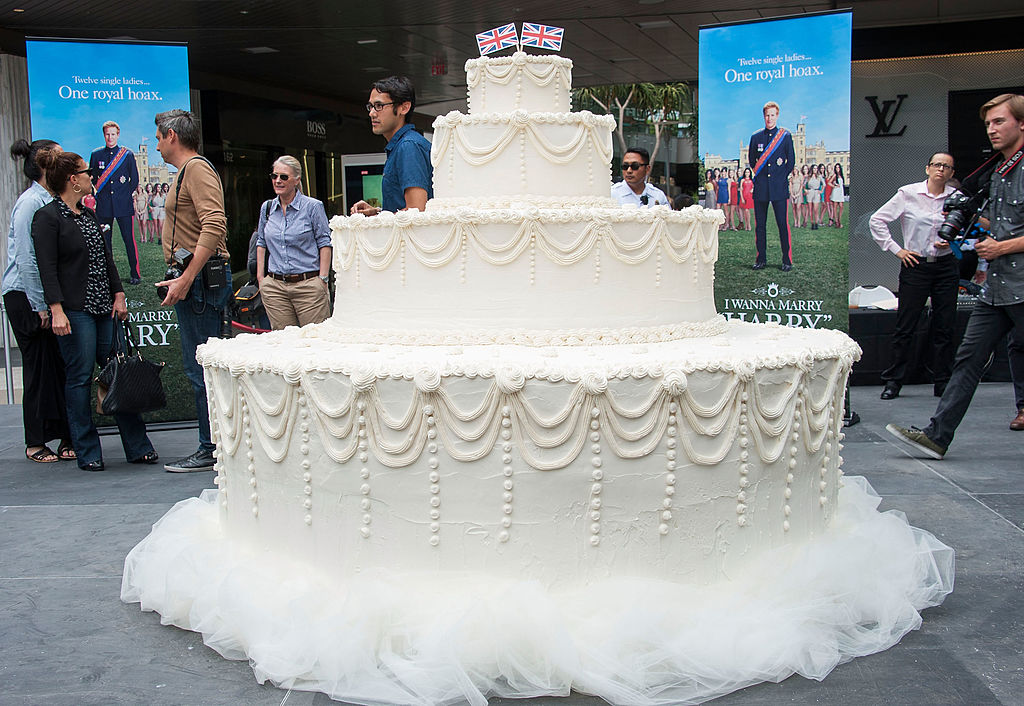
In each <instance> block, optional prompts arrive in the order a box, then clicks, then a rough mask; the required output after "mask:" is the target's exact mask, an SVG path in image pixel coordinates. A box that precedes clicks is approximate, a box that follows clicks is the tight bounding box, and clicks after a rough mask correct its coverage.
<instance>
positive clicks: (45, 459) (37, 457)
mask: <svg viewBox="0 0 1024 706" xmlns="http://www.w3.org/2000/svg"><path fill="white" fill-rule="evenodd" d="M25 458H27V459H28V460H29V461H35V462H36V463H57V461H59V460H60V457H59V456H57V454H55V453H54V452H53V451H51V450H50V449H49V447H46V446H44V447H42V448H41V449H39V450H38V451H36V452H35V453H31V454H30V453H29V452H28V449H25Z"/></svg>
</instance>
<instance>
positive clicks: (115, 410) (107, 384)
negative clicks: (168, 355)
mask: <svg viewBox="0 0 1024 706" xmlns="http://www.w3.org/2000/svg"><path fill="white" fill-rule="evenodd" d="M122 324H123V325H124V347H123V349H122V346H121V345H120V339H119V337H118V336H117V335H115V336H114V340H113V341H112V342H111V353H112V355H111V358H110V360H109V361H108V362H107V364H106V365H105V366H104V367H103V370H101V371H100V374H99V376H98V377H97V378H96V384H97V386H98V391H97V394H96V411H97V412H99V413H100V414H142V413H143V412H152V411H155V410H158V409H162V408H163V407H165V406H167V394H166V393H165V392H164V386H163V383H162V382H161V381H160V373H161V372H163V369H164V364H163V363H153V362H151V361H148V360H146V359H145V358H143V357H142V353H140V352H139V347H138V345H137V344H136V343H135V339H134V338H133V337H132V330H131V327H130V326H129V325H128V322H127V321H123V322H122ZM115 333H116V332H115Z"/></svg>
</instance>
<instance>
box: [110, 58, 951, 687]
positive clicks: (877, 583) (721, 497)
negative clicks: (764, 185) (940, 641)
mask: <svg viewBox="0 0 1024 706" xmlns="http://www.w3.org/2000/svg"><path fill="white" fill-rule="evenodd" d="M571 67H572V63H571V62H570V61H569V60H568V59H564V58H561V57H555V56H528V55H526V54H524V53H522V52H517V53H515V54H514V55H513V56H511V57H505V58H497V59H495V58H480V59H473V60H470V61H468V62H467V64H466V73H467V78H468V85H469V108H470V111H469V113H468V114H462V113H458V112H452V113H449V114H447V115H444V116H441V117H439V118H438V119H437V120H436V121H435V123H434V135H433V148H432V152H431V161H432V162H433V167H434V191H435V195H436V198H434V199H433V200H431V201H430V202H428V204H427V209H426V211H424V212H408V211H405V212H399V213H383V214H381V215H379V216H376V217H373V218H365V217H362V216H352V217H347V218H346V217H336V218H335V219H334V220H333V221H332V222H331V226H332V229H333V231H334V258H335V263H334V264H335V271H336V273H337V275H336V283H337V290H338V298H337V304H336V307H335V311H334V315H333V317H332V318H331V319H330V320H328V321H326V322H324V323H323V324H319V325H315V326H308V327H305V328H302V329H297V328H290V329H286V330H284V331H279V332H273V333H270V334H265V335H262V336H241V337H239V338H236V339H233V340H211V341H210V342H209V343H207V344H206V345H205V346H203V347H201V349H200V353H199V359H200V362H201V363H202V364H203V366H204V369H205V374H206V381H207V388H208V391H209V400H210V413H211V420H212V430H213V434H214V438H215V439H216V441H217V444H218V450H217V464H216V471H217V475H216V478H215V482H216V484H217V486H218V489H217V490H213V491H206V492H205V493H204V494H203V496H202V497H201V498H194V499H191V500H188V501H184V502H183V503H180V504H179V505H178V506H176V507H175V508H174V509H172V510H171V512H169V513H168V515H167V516H165V518H164V519H162V520H161V521H160V523H158V524H157V525H156V526H155V527H154V529H153V532H152V533H151V534H150V536H149V537H147V538H146V539H145V540H143V542H141V543H140V544H139V545H138V546H137V547H136V548H135V549H134V550H133V551H132V553H131V554H130V555H129V557H128V558H127V560H126V565H125V575H124V584H123V588H122V598H123V599H124V600H127V601H139V602H141V603H142V607H143V608H144V609H153V610H157V611H159V612H160V614H161V615H162V617H163V620H164V621H165V622H167V623H172V624H175V625H179V626H181V627H184V628H187V629H191V630H197V631H200V632H202V633H203V635H204V639H205V640H206V641H207V644H209V645H210V646H211V647H213V648H214V649H216V650H218V651H219V652H220V653H221V654H223V655H225V656H226V657H230V658H236V659H248V660H249V661H250V662H251V664H252V666H253V669H254V671H255V672H256V674H257V677H258V678H259V679H260V680H261V681H262V680H264V679H271V680H272V681H273V682H274V683H276V684H279V685H281V686H286V687H290V688H301V689H315V690H320V691H323V692H325V693H327V694H329V695H331V696H333V697H335V698H339V699H343V700H346V701H350V702H356V703H366V704H399V703H401V704H406V703H408V704H439V703H445V704H448V703H451V704H454V703H463V702H467V701H468V702H470V703H476V704H483V703H485V697H486V695H507V696H520V697H522V696H534V695H542V694H565V693H568V692H569V690H570V689H575V690H578V691H581V692H584V693H590V694H596V695H599V696H602V697H603V698H605V699H606V700H608V701H611V702H613V703H621V704H641V703H684V702H692V701H696V700H700V699H704V698H708V697H711V696H714V695H718V694H721V693H726V692H728V691H731V690H734V689H736V688H740V687H742V686H745V685H747V684H751V683H755V682H757V681H763V680H766V679H774V680H778V679H782V678H784V677H786V676H788V675H789V674H792V673H793V672H799V673H801V674H804V675H805V676H810V677H815V678H822V677H824V675H825V674H827V673H828V671H829V670H830V669H831V668H832V667H833V666H835V664H837V663H839V662H840V661H843V660H846V659H850V658H852V657H854V656H857V655H859V654H867V653H870V652H874V651H878V650H880V649H884V648H886V647H888V646H890V645H892V644H894V643H895V642H896V641H897V640H898V639H899V638H900V637H901V636H902V635H903V634H904V633H905V632H906V631H907V630H910V629H913V628H914V627H916V626H917V625H918V624H919V621H920V618H919V614H918V612H917V611H918V610H920V609H921V608H923V607H925V606H927V605H932V604H935V603H936V602H938V601H941V599H942V597H943V596H944V595H945V594H946V593H948V591H949V590H950V588H951V581H952V575H951V562H952V555H951V552H950V551H949V550H948V549H947V548H945V547H944V546H943V545H941V544H940V543H938V542H937V541H935V540H934V538H932V537H931V536H930V535H927V534H926V533H923V532H920V531H918V530H915V529H913V528H911V527H909V526H908V525H907V524H906V522H905V521H903V520H902V519H900V518H898V517H896V516H894V515H892V514H881V513H878V512H877V510H876V506H877V497H875V496H873V495H872V494H871V493H870V488H869V487H867V486H866V483H864V482H863V481H862V480H861V479H856V480H855V482H847V484H846V487H845V488H843V487H842V486H843V480H842V478H841V476H842V472H841V470H840V465H841V462H842V459H841V456H840V452H841V450H842V443H841V442H842V437H843V435H842V433H841V429H842V411H843V397H844V390H845V384H846V379H847V376H848V375H849V372H850V368H851V365H852V364H853V362H854V360H855V359H856V358H857V357H858V355H859V349H858V348H857V346H856V344H855V343H854V342H853V341H852V340H850V339H849V338H848V337H847V336H845V335H844V334H842V333H840V332H837V331H829V330H809V329H787V328H782V327H778V326H760V325H753V324H744V323H739V322H726V321H725V320H724V319H723V318H722V317H721V316H719V315H718V314H717V313H716V311H715V307H714V296H713V293H714V292H713V285H714V264H715V261H716V258H717V247H718V241H717V236H718V225H719V223H720V222H721V221H722V215H721V212H719V211H709V210H704V209H702V208H700V207H691V208H689V209H686V210H684V211H682V212H674V211H671V210H668V209H667V208H663V207H661V208H653V209H636V208H622V207H619V206H618V205H617V203H616V202H614V201H613V200H611V199H610V198H609V196H608V194H609V189H610V185H611V178H610V163H611V158H612V146H611V145H612V142H611V137H612V131H613V129H614V120H613V119H612V118H611V117H608V116H597V115H593V114H591V113H589V112H585V111H584V112H564V111H569V109H570V87H571V74H570V71H571Z"/></svg>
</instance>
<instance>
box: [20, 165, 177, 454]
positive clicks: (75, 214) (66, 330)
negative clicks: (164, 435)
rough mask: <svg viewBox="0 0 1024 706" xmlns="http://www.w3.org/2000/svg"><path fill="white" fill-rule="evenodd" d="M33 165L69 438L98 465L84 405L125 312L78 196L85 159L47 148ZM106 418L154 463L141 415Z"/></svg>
mask: <svg viewBox="0 0 1024 706" xmlns="http://www.w3.org/2000/svg"><path fill="white" fill-rule="evenodd" d="M37 159H38V158H37ZM40 166H41V167H42V168H43V169H44V170H46V182H47V185H48V186H49V187H50V190H51V191H52V192H53V193H55V194H56V195H57V197H56V198H55V199H54V200H53V201H51V202H50V203H48V204H47V205H45V206H43V207H42V208H40V209H39V210H38V211H36V214H35V216H34V217H33V219H32V240H33V241H34V243H35V250H36V261H37V262H38V265H39V278H40V279H41V280H42V283H43V296H44V298H45V299H46V303H47V304H48V305H49V307H50V316H51V326H52V328H53V332H54V333H55V334H57V343H58V344H59V345H60V352H61V356H62V357H63V358H64V366H65V369H66V375H67V382H66V385H65V398H66V400H67V408H68V426H69V427H70V428H71V441H72V443H73V444H74V447H75V454H76V455H77V456H78V465H79V467H80V468H82V469H83V470H86V471H102V470H103V468H104V465H103V452H102V450H101V448H100V439H99V434H97V432H96V425H95V424H94V423H93V420H92V409H91V405H90V402H91V397H92V384H91V380H92V374H93V366H94V365H95V364H96V363H99V364H100V365H103V364H105V363H106V360H107V357H108V356H109V354H110V346H111V342H112V340H113V337H114V336H115V335H116V333H115V326H114V317H117V318H119V319H121V320H122V321H124V320H125V319H127V318H128V305H127V303H126V301H125V295H124V288H123V287H122V286H121V279H120V277H119V276H118V274H117V268H116V267H115V266H114V258H113V255H112V254H111V251H110V246H109V245H107V244H106V243H105V241H104V238H103V234H102V233H101V232H100V224H99V221H97V220H96V214H95V213H93V212H92V210H90V209H89V208H86V207H85V206H82V205H81V203H80V200H81V198H82V197H83V196H85V195H86V194H89V193H92V181H91V179H90V173H89V172H90V169H89V168H88V167H87V166H86V164H85V160H83V159H82V158H81V157H80V156H79V155H77V154H75V153H74V152H48V153H46V154H44V155H42V160H41V161H40ZM114 419H115V420H116V421H117V426H118V429H120V431H121V443H122V445H123V446H124V452H125V457H126V458H127V459H128V460H129V461H130V462H132V463H156V461H157V454H156V451H154V450H153V444H151V443H150V441H149V437H148V436H147V435H146V425H145V423H144V422H143V421H142V417H140V416H139V415H138V414H115V415H114Z"/></svg>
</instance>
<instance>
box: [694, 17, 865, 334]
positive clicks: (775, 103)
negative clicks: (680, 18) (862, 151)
mask: <svg viewBox="0 0 1024 706" xmlns="http://www.w3.org/2000/svg"><path fill="white" fill-rule="evenodd" d="M852 32H853V15H852V13H851V12H850V11H849V10H831V11H826V12H819V13H801V14H799V15H794V16H791V17H774V18H763V19H758V20H754V21H742V22H730V23H725V24H716V25H707V26H702V27H701V28H700V34H699V48H698V50H699V79H698V80H699V84H700V105H699V121H698V125H699V128H698V129H699V138H698V139H699V152H700V155H701V160H702V161H703V164H702V173H703V174H705V175H706V178H705V180H704V182H705V189H706V192H710V194H708V193H705V194H704V203H705V204H708V207H709V208H710V209H713V210H715V211H718V212H720V213H721V217H722V220H723V222H722V224H721V226H720V227H719V231H720V232H719V238H718V261H717V263H716V264H715V305H716V306H717V308H718V311H719V313H720V314H721V315H722V316H724V317H726V318H727V319H730V320H735V321H748V322H753V323H774V324H779V325H782V326H802V327H806V328H836V329H840V330H844V329H846V327H847V325H848V321H849V307H848V306H847V291H848V289H849V288H848V287H847V286H846V285H847V282H848V281H849V254H848V253H849V247H848V246H849V232H850V219H849V213H848V210H847V208H846V202H847V199H848V195H849V193H850V188H851V181H852V180H854V179H856V178H857V177H858V175H857V174H851V166H852V163H851V160H850V95H851V94H850V51H851V47H852V36H853V35H852ZM750 231H753V232H750Z"/></svg>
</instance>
